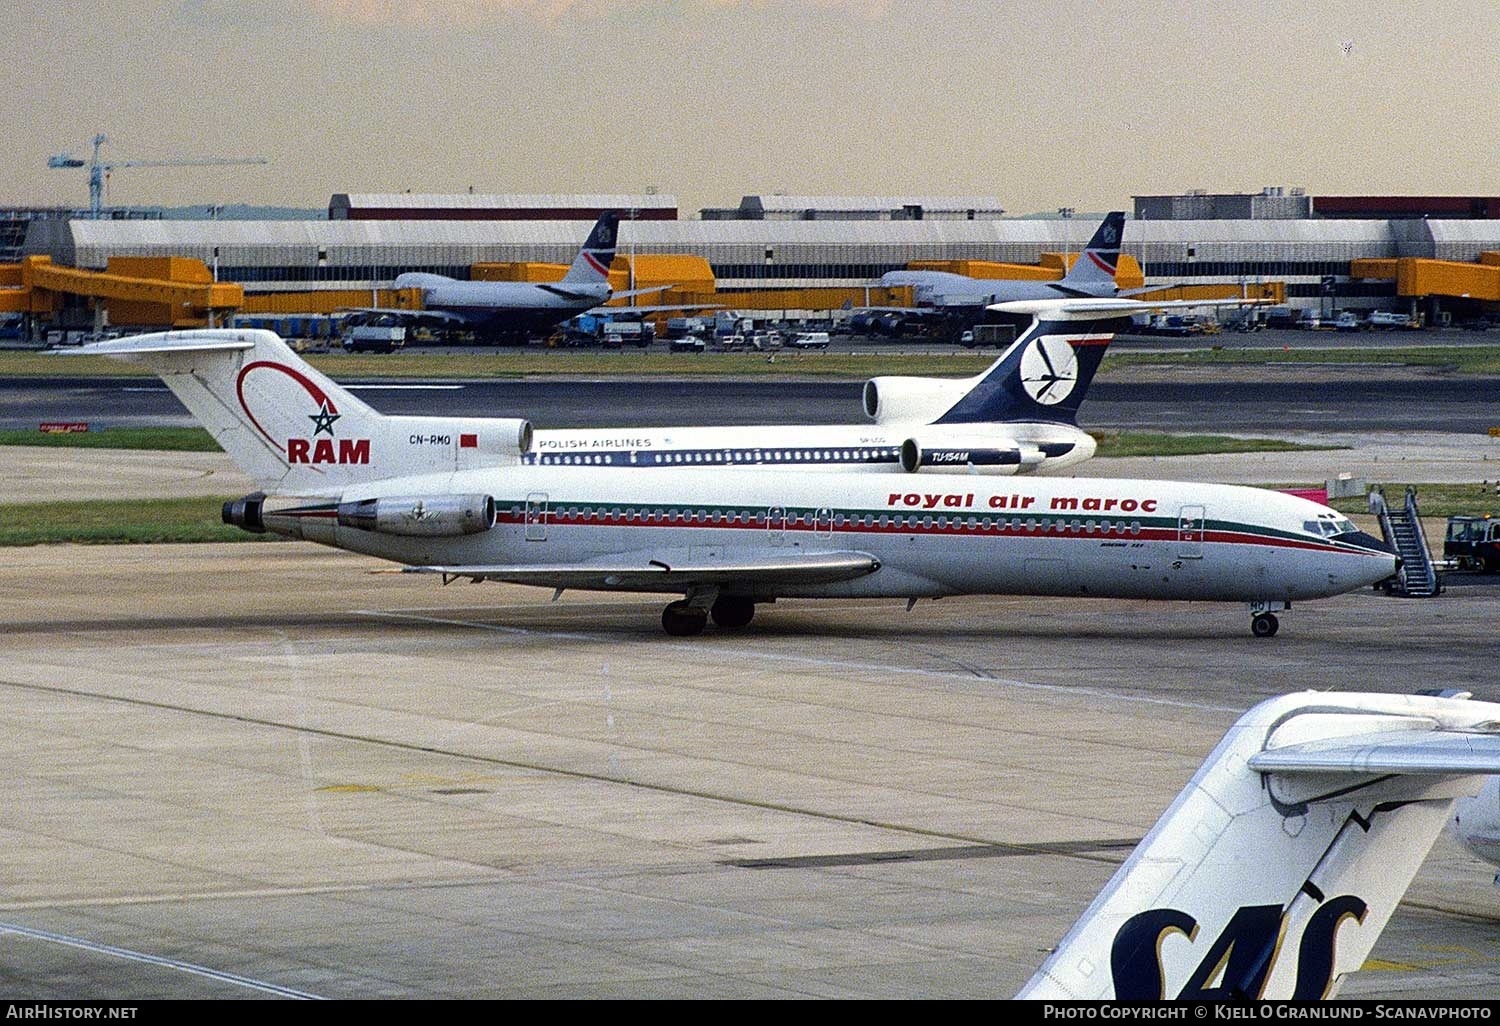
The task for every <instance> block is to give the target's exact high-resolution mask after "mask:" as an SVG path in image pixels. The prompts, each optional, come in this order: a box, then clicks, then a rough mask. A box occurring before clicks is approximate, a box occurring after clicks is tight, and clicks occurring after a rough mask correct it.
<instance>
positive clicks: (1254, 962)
mask: <svg viewBox="0 0 1500 1026" xmlns="http://www.w3.org/2000/svg"><path fill="white" fill-rule="evenodd" d="M1497 726H1500V705H1496V704H1493V703H1488V702H1474V701H1469V700H1467V698H1466V697H1464V698H1439V697H1430V696H1415V695H1378V694H1336V693H1327V692H1304V693H1302V694H1297V695H1287V696H1284V697H1281V698H1275V699H1271V700H1270V701H1267V702H1262V703H1261V704H1260V705H1258V706H1256V707H1255V708H1254V709H1251V710H1250V711H1249V712H1247V713H1246V714H1245V715H1244V716H1242V717H1241V718H1240V719H1239V721H1238V722H1237V723H1235V725H1234V726H1233V727H1231V728H1230V730H1229V733H1228V734H1227V735H1225V737H1224V740H1223V741H1221V742H1220V744H1219V746H1218V747H1217V748H1216V749H1215V750H1214V752H1213V753H1212V754H1211V755H1210V756H1209V757H1208V760H1207V761H1206V762H1205V763H1204V764H1203V766H1202V768H1200V769H1199V771H1198V773H1197V775H1196V776H1194V777H1193V779H1192V781H1191V782H1190V783H1189V784H1188V786H1187V787H1186V789H1184V790H1183V792H1182V793H1181V794H1180V795H1178V797H1177V800H1176V801H1175V802H1173V803H1172V805H1171V807H1170V808H1169V809H1168V810H1167V811H1166V813H1165V814H1164V815H1163V816H1162V818H1161V819H1160V820H1159V821H1158V822H1157V824H1156V826H1155V827H1153V828H1152V829H1151V832H1150V833H1149V834H1147V835H1146V837H1145V839H1144V840H1142V841H1141V843H1140V845H1139V846H1137V848H1136V850H1135V852H1134V853H1133V854H1132V855H1131V856H1130V858H1129V859H1127V860H1126V861H1125V864H1124V865H1123V866H1121V867H1120V869H1119V871H1118V872H1116V874H1115V876H1114V878H1113V879H1112V880H1111V881H1110V882H1109V884H1108V885H1107V886H1106V887H1105V889H1104V890H1103V891H1102V892H1101V893H1100V895H1099V896H1098V897H1097V898H1096V899H1095V900H1094V902H1093V904H1092V905H1090V906H1089V909H1088V911H1086V912H1085V913H1084V914H1083V917H1082V918H1081V919H1080V920H1079V921H1078V923H1077V924H1076V925H1075V926H1074V927H1073V929H1072V930H1071V931H1070V932H1069V933H1068V935H1067V936H1066V937H1064V938H1063V940H1062V942H1061V943H1060V944H1059V945H1058V947H1057V949H1056V950H1055V951H1054V952H1053V954H1052V955H1051V956H1050V957H1049V958H1048V959H1047V961H1046V963H1045V964H1044V965H1043V966H1042V968H1041V969H1040V970H1039V971H1038V972H1037V974H1036V975H1035V976H1034V977H1032V979H1031V980H1030V982H1028V983H1027V984H1026V986H1025V988H1023V989H1022V991H1021V993H1020V994H1019V995H1018V996H1019V997H1022V998H1040V999H1050V1000H1100V999H1103V1000H1110V999H1112V1000H1118V1001H1144V1000H1158V999H1163V998H1168V999H1183V1000H1199V1001H1201V1000H1209V1001H1215V1000H1222V1001H1240V1000H1247V999H1251V1000H1253V999H1262V998H1267V999H1279V1000H1288V999H1290V1000H1315V999H1319V998H1325V997H1330V996H1332V995H1333V994H1334V993H1335V992H1336V991H1337V990H1338V988H1339V986H1340V984H1341V983H1342V982H1343V979H1344V977H1345V976H1346V975H1347V974H1348V973H1351V972H1354V971H1355V970H1357V969H1359V968H1360V966H1361V965H1362V964H1363V963H1364V961H1365V958H1366V957H1367V956H1368V955H1369V953H1370V950H1371V948H1373V947H1374V945H1375V941H1376V939H1377V938H1378V937H1379V936H1380V933H1381V930H1382V929H1384V927H1385V924H1386V922H1387V921H1388V920H1389V919H1390V917H1391V914H1392V913H1393V912H1394V911H1395V909H1396V906H1397V904H1398V903H1399V902H1400V901H1401V899H1402V896H1403V895H1404V894H1405V893H1406V888H1407V886H1408V885H1409V884H1410V883H1411V880H1412V877H1413V876H1415V875H1416V872H1417V870H1418V868H1420V866H1421V865H1422V862H1423V860H1424V859H1426V857H1427V852H1428V850H1429V849H1430V848H1431V846H1432V843H1433V841H1434V840H1435V839H1436V837H1437V835H1438V833H1439V832H1440V831H1441V830H1442V828H1443V825H1444V823H1445V822H1446V820H1447V819H1448V816H1449V814H1450V810H1451V808H1452V806H1453V804H1454V801H1455V800H1456V799H1458V798H1461V797H1464V796H1467V795H1472V794H1474V793H1476V792H1477V791H1478V790H1479V789H1480V787H1481V785H1482V784H1483V783H1484V782H1485V779H1486V775H1487V774H1493V773H1496V772H1497V771H1500V734H1497V732H1496V731H1497Z"/></svg>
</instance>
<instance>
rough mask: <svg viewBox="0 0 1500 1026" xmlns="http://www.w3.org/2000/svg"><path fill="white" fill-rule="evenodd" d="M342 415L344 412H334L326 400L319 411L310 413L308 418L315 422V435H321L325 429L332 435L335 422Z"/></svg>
mask: <svg viewBox="0 0 1500 1026" xmlns="http://www.w3.org/2000/svg"><path fill="white" fill-rule="evenodd" d="M342 416H343V414H342V413H334V412H333V411H332V410H330V409H329V408H328V403H327V402H324V403H323V408H322V409H321V410H319V411H318V412H317V413H309V414H308V415H307V419H308V420H310V421H312V422H313V434H314V435H321V434H322V433H323V432H324V431H327V432H328V433H329V434H330V435H331V434H333V422H334V421H336V420H338V419H339V418H340V417H342Z"/></svg>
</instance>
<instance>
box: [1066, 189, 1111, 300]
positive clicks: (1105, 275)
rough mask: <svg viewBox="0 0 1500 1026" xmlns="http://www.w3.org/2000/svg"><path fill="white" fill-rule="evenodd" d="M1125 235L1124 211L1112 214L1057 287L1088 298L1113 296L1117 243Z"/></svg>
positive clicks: (1105, 219)
mask: <svg viewBox="0 0 1500 1026" xmlns="http://www.w3.org/2000/svg"><path fill="white" fill-rule="evenodd" d="M1124 235H1125V212H1124V211H1122V210H1116V211H1112V212H1111V213H1110V214H1108V215H1107V216H1106V217H1105V218H1104V221H1103V223H1101V224H1100V225H1099V227H1098V229H1097V230H1096V231H1095V232H1094V237H1093V238H1091V239H1090V240H1089V244H1088V245H1087V246H1086V247H1085V248H1084V250H1083V252H1082V253H1081V254H1079V256H1078V259H1077V260H1075V261H1073V266H1072V267H1070V268H1068V273H1067V274H1065V275H1063V279H1062V281H1061V282H1060V283H1059V284H1060V285H1061V286H1062V287H1063V288H1065V289H1076V290H1078V291H1079V292H1081V293H1084V294H1087V295H1096V296H1111V295H1114V291H1115V269H1116V268H1117V267H1118V266H1119V264H1120V240H1121V239H1122V238H1123V237H1124Z"/></svg>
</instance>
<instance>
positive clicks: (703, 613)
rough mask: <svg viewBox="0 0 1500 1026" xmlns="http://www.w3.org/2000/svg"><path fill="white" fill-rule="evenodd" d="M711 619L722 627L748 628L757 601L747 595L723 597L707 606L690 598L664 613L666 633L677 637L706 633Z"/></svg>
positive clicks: (676, 603) (675, 603)
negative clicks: (710, 617) (704, 631)
mask: <svg viewBox="0 0 1500 1026" xmlns="http://www.w3.org/2000/svg"><path fill="white" fill-rule="evenodd" d="M709 616H712V617H713V618H714V623H716V624H718V625H719V626H720V627H725V628H729V629H733V628H736V627H744V626H746V625H747V624H749V623H750V621H751V620H752V619H754V617H755V602H754V601H753V600H752V599H749V598H747V597H745V596H744V595H719V596H717V597H715V598H714V599H713V604H712V605H711V606H705V605H704V604H703V601H702V599H700V598H698V597H696V596H692V595H690V596H688V597H687V598H685V599H680V600H678V601H676V602H673V603H672V604H671V605H669V606H667V608H666V609H663V610H662V613H661V626H662V630H664V631H666V632H667V633H668V634H670V635H672V637H674V638H690V637H693V636H694V635H697V634H702V633H703V628H704V627H706V626H707V625H708V618H709Z"/></svg>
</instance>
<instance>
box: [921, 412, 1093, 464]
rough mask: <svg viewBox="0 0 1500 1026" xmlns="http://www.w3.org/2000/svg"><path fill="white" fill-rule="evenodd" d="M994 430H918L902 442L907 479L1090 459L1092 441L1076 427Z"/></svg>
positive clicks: (999, 426)
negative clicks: (931, 474)
mask: <svg viewBox="0 0 1500 1026" xmlns="http://www.w3.org/2000/svg"><path fill="white" fill-rule="evenodd" d="M975 426H976V427H977V426H978V425H975ZM992 427H993V428H995V429H996V430H991V431H984V430H973V429H972V428H971V429H970V430H960V431H955V430H951V429H949V430H944V428H943V426H942V425H937V424H930V425H926V426H923V427H919V428H917V429H916V431H917V432H918V433H915V434H913V435H912V436H910V437H909V438H907V439H906V441H904V442H902V443H901V469H902V470H904V471H906V472H907V473H908V474H916V473H919V472H922V471H928V472H932V471H939V472H942V471H946V472H948V473H952V472H954V471H965V472H968V473H971V474H1000V475H1009V474H1029V473H1031V472H1033V471H1035V470H1038V469H1040V468H1041V467H1042V466H1043V465H1045V466H1046V467H1047V468H1048V469H1049V470H1053V469H1058V468H1061V467H1068V466H1072V465H1073V464H1075V463H1078V462H1080V461H1082V460H1086V459H1088V458H1089V457H1090V456H1092V455H1093V454H1094V449H1095V443H1094V439H1093V438H1091V437H1090V436H1089V435H1088V434H1086V433H1085V432H1083V431H1079V430H1078V429H1076V428H1069V427H1065V426H1063V425H1034V424H1018V425H1003V424H997V425H992ZM1018 435H1019V437H1017V436H1018Z"/></svg>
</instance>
